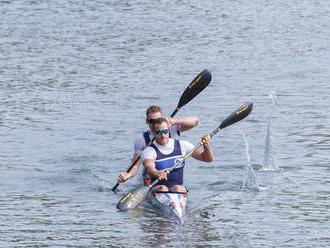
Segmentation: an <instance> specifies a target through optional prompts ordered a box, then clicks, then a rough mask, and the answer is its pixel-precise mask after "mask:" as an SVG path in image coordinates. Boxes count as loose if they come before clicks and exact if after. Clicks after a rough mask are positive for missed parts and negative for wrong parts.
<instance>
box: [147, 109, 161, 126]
mask: <svg viewBox="0 0 330 248" xmlns="http://www.w3.org/2000/svg"><path fill="white" fill-rule="evenodd" d="M146 115H147V118H146V123H147V124H148V125H149V128H150V129H151V130H152V123H153V121H154V120H155V119H157V118H160V117H162V115H163V114H162V109H161V107H159V106H154V105H153V106H150V107H149V108H147V112H146Z"/></svg>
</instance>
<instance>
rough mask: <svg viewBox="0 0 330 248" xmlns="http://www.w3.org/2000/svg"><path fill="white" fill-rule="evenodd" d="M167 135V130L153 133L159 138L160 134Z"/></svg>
mask: <svg viewBox="0 0 330 248" xmlns="http://www.w3.org/2000/svg"><path fill="white" fill-rule="evenodd" d="M168 133H169V130H168V129H160V130H158V131H156V132H155V135H157V136H160V135H162V134H168Z"/></svg>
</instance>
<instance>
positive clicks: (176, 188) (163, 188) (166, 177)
mask: <svg viewBox="0 0 330 248" xmlns="http://www.w3.org/2000/svg"><path fill="white" fill-rule="evenodd" d="M152 130H153V132H154V136H155V141H154V142H153V143H152V144H151V145H150V146H149V147H147V148H146V149H145V150H144V151H143V153H142V162H143V165H144V167H145V169H146V172H147V173H148V174H149V176H150V177H151V178H152V181H154V180H156V179H159V180H160V181H159V183H157V184H156V186H155V187H154V188H153V190H154V191H157V192H168V191H170V192H186V187H185V186H184V185H183V169H184V166H185V161H183V162H182V164H181V165H180V166H179V167H177V168H175V169H174V170H172V171H171V173H170V174H168V173H167V171H166V170H167V169H169V168H170V167H172V166H173V165H174V163H175V161H176V160H177V159H180V158H182V157H183V156H184V155H185V154H186V153H188V152H189V151H191V150H192V149H193V148H194V147H195V146H194V145H193V144H191V143H190V142H188V141H184V140H178V139H174V138H170V137H169V126H168V123H167V121H166V119H165V118H158V119H156V120H154V121H153V123H152ZM202 142H203V148H202V149H198V150H196V151H194V152H193V153H192V157H193V158H195V159H197V160H200V161H203V162H212V161H213V153H212V149H211V146H210V135H204V136H203V137H202Z"/></svg>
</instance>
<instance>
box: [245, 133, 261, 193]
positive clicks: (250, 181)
mask: <svg viewBox="0 0 330 248" xmlns="http://www.w3.org/2000/svg"><path fill="white" fill-rule="evenodd" d="M241 134H242V135H243V137H244V141H245V154H246V163H245V166H244V178H243V183H242V190H247V191H250V190H251V191H259V190H260V189H259V185H258V183H257V180H256V176H255V174H254V171H253V167H252V164H251V157H250V148H249V142H248V140H247V138H246V135H245V134H244V133H243V132H241Z"/></svg>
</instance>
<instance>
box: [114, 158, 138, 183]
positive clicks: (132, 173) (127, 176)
mask: <svg viewBox="0 0 330 248" xmlns="http://www.w3.org/2000/svg"><path fill="white" fill-rule="evenodd" d="M137 157H139V155H137V154H134V155H133V158H132V162H133V161H134V160H135V159H136V158H137ZM140 164H141V159H139V160H138V161H137V162H136V163H135V164H134V166H133V167H132V169H131V171H130V172H126V171H124V172H122V173H120V175H119V176H118V178H117V182H118V183H123V182H125V181H127V180H128V179H130V178H132V177H134V176H135V175H136V173H137V172H138V171H139V168H140Z"/></svg>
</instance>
